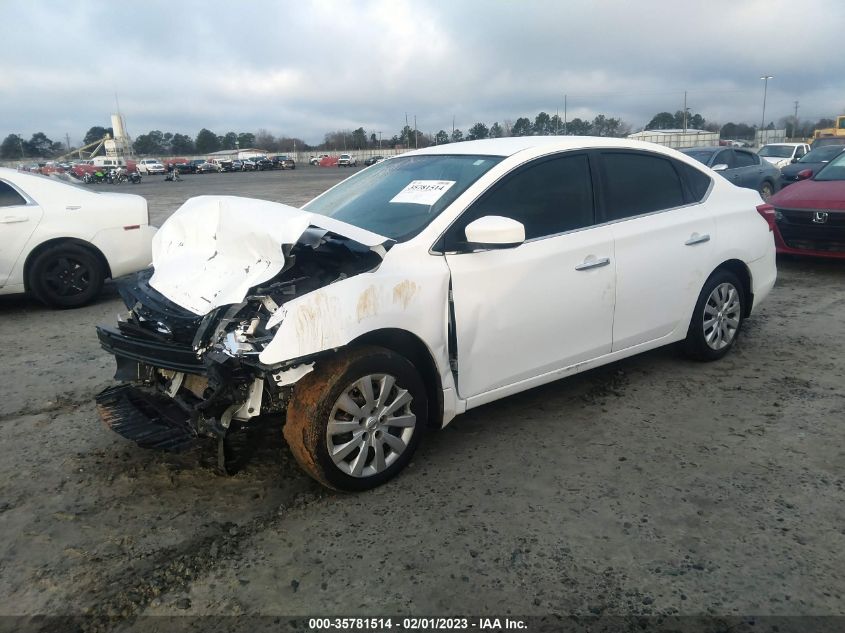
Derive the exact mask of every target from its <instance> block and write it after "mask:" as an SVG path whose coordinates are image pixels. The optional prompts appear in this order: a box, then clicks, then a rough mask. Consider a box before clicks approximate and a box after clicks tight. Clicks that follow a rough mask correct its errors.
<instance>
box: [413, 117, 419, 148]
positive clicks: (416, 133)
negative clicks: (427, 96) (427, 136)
mask: <svg viewBox="0 0 845 633" xmlns="http://www.w3.org/2000/svg"><path fill="white" fill-rule="evenodd" d="M419 146H420V139H419V133H418V132H417V115H416V114H415V115H414V149H419Z"/></svg>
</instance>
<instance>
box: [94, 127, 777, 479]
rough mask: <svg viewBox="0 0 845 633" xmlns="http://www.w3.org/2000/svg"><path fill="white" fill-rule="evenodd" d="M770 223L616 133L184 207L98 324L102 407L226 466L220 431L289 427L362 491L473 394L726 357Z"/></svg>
mask: <svg viewBox="0 0 845 633" xmlns="http://www.w3.org/2000/svg"><path fill="white" fill-rule="evenodd" d="M773 225H774V216H773V214H772V212H771V207H769V206H768V205H762V204H761V200H760V196H759V195H758V194H757V192H755V191H750V190H748V189H740V188H738V187H735V186H734V185H733V184H731V183H730V182H728V181H727V180H725V179H724V178H722V177H721V176H719V175H717V174H715V173H713V172H712V171H710V170H709V169H707V168H706V167H704V166H703V165H701V164H700V163H698V162H697V161H695V160H693V159H692V158H690V157H687V156H685V155H683V154H681V153H679V152H677V151H675V150H672V149H669V148H664V147H660V146H658V145H654V144H651V143H640V142H635V141H628V140H623V139H615V138H590V137H536V136H528V137H514V138H502V139H494V140H482V141H471V142H466V143H451V144H449V145H440V146H436V147H429V148H426V149H421V150H417V151H412V152H408V153H406V154H402V155H401V156H397V157H396V158H391V159H390V160H389V161H386V162H384V163H380V164H377V165H373V166H372V167H370V168H368V169H365V170H362V171H360V172H358V173H356V174H355V175H354V176H352V177H351V178H347V179H346V180H344V181H343V182H341V183H339V184H337V185H335V186H334V187H333V188H331V189H329V190H328V191H327V192H325V193H323V194H322V195H320V196H318V197H317V198H315V199H314V200H312V201H311V202H309V203H308V204H307V205H305V206H304V207H303V208H302V209H296V208H293V207H289V206H285V205H281V204H277V203H273V202H267V201H263V200H251V199H247V198H236V197H226V196H202V197H198V198H192V199H190V200H188V201H187V202H186V203H185V204H184V205H183V206H182V207H181V208H180V209H179V210H178V211H176V212H175V213H174V214H173V215H172V216H171V217H170V218H168V220H167V221H166V222H165V223H164V225H163V226H162V227H161V229H160V231H159V233H158V234H157V235H156V238H155V240H154V244H153V269H152V270H148V271H143V272H141V273H139V274H138V275H137V276H136V278H135V279H134V280H133V281H132V282H131V283H127V284H125V285H124V286H123V287H122V295H123V297H124V301H125V303H126V306H127V309H128V312H127V313H126V314H125V315H123V316H122V317H121V319H120V320H119V321H118V324H117V327H116V328H115V327H111V326H102V327H100V328H98V334H99V338H100V342H101V344H102V346H103V347H104V348H105V349H106V350H107V351H109V352H110V353H112V354H113V355H114V356H115V358H116V360H117V367H118V371H117V374H116V378H117V379H119V380H123V381H127V382H124V384H120V385H117V386H115V387H112V388H109V389H107V390H106V391H104V392H103V393H101V394H100V395H99V396H98V398H97V402H98V405H99V406H98V408H99V411H100V414H101V415H102V417H103V419H104V421H105V422H106V424H107V425H108V426H110V427H111V428H112V429H113V430H114V431H116V432H118V433H120V434H122V435H124V436H125V437H127V438H130V439H133V440H134V441H136V442H138V443H139V444H141V445H142V446H147V447H157V448H161V449H167V450H181V449H183V448H185V447H187V446H189V445H191V443H192V442H194V441H195V440H196V438H197V437H198V436H200V435H208V436H211V437H216V438H217V439H218V441H219V442H220V447H221V450H220V451H219V452H218V456H219V459H221V460H222V461H223V462H225V455H226V450H224V444H223V442H224V440H225V438H226V434H227V433H228V432H230V429H236V428H239V427H243V426H244V425H245V424H248V423H249V421H250V420H252V418H254V417H255V416H258V415H262V414H265V415H276V416H279V417H280V422H281V419H286V422H285V426H284V436H285V438H286V440H287V442H288V444H289V445H290V447H291V450H292V453H293V455H294V456H295V457H296V459H297V461H298V462H299V464H300V465H301V466H302V468H303V469H304V470H305V471H306V472H308V473H309V474H310V475H311V476H312V477H314V478H315V479H317V480H318V481H320V482H322V483H323V484H325V485H327V486H331V487H334V488H339V489H344V490H362V489H366V488H371V487H373V486H376V485H379V484H381V483H384V482H385V481H387V480H388V479H390V478H391V477H392V476H394V475H395V474H396V473H398V472H399V471H400V470H401V469H402V468H403V467H404V466H405V465H406V464H407V463H408V462H409V460H410V459H411V455H412V454H413V452H414V449H415V447H416V446H417V444H418V442H419V440H420V437H421V435H422V434H423V431H424V429H425V428H426V427H434V428H440V427H442V426H444V425H445V424H447V423H448V422H449V421H450V420H452V419H453V418H454V417H455V416H456V415H457V414H460V413H463V412H465V411H467V410H469V409H472V408H475V407H477V406H480V405H482V404H485V403H488V402H492V401H494V400H498V399H500V398H503V397H505V396H508V395H511V394H514V393H517V392H520V391H523V390H526V389H530V388H532V387H536V386H538V385H542V384H544V383H547V382H551V381H553V380H557V379H559V378H563V377H565V376H570V375H572V374H576V373H578V372H581V371H584V370H586V369H589V368H592V367H597V366H599V365H604V364H606V363H610V362H613V361H616V360H619V359H622V358H625V357H628V356H632V355H634V354H637V353H640V352H644V351H646V350H650V349H653V348H656V347H660V346H662V345H667V344H670V343H680V344H681V346H682V348H683V349H684V350H685V351H686V353H687V354H688V355H690V356H692V357H693V358H696V359H700V360H716V359H719V358H721V357H723V356H724V355H725V354H727V353H728V351H730V349H731V348H732V347H733V345H734V343H735V342H736V339H737V335H738V334H739V331H740V328H741V325H742V322H743V319H745V318H746V317H748V316H749V315H750V314H751V313H752V310H753V309H755V308H756V307H757V305H758V304H759V303H760V302H761V301H762V300H763V299H765V298H766V296H767V295H768V294H769V291H770V290H771V288H772V286H773V285H774V282H775V277H776V272H777V271H776V267H775V245H774V239H773V236H772V235H773V234H772V227H773ZM726 371H727V370H726ZM174 399H175V400H176V401H178V403H179V405H178V406H176V405H175V403H174ZM186 407H187V409H186ZM150 411H168V412H171V413H170V414H169V415H168V416H167V419H166V420H164V419H162V418H161V417H156V416H155V415H152V416H151V415H150V414H149V412H150ZM279 426H281V424H279ZM220 456H222V457H220ZM537 459H538V460H542V459H543V455H542V451H539V452H538V454H537ZM221 466H222V467H224V469H225V463H222V464H221Z"/></svg>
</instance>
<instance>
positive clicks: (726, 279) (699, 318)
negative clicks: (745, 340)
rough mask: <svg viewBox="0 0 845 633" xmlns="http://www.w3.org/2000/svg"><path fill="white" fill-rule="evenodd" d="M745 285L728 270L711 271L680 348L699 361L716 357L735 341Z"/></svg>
mask: <svg viewBox="0 0 845 633" xmlns="http://www.w3.org/2000/svg"><path fill="white" fill-rule="evenodd" d="M745 300H746V292H745V287H744V286H743V284H742V282H741V281H740V280H739V278H738V277H737V276H736V275H734V274H733V273H732V272H730V271H728V270H722V269H720V270H717V271H716V272H714V273H713V274H712V275H710V277H709V278H708V279H707V281H706V282H705V284H704V287H703V288H702V289H701V294H700V295H699V296H698V301H696V303H695V309H694V310H693V314H692V319H691V320H690V325H689V330H688V331H687V337H686V339H685V340H684V341H683V342H682V343H681V350H682V351H683V352H684V354H686V355H687V356H688V357H689V358H692V359H694V360H700V361H713V360H718V359H720V358H722V357H723V356H725V355H726V354H727V353H728V352H729V351H730V350H731V348H732V347H733V346H734V344H735V343H736V339H737V337H738V336H739V331H740V329H741V328H742V321H743V317H742V314H743V308H744V302H745Z"/></svg>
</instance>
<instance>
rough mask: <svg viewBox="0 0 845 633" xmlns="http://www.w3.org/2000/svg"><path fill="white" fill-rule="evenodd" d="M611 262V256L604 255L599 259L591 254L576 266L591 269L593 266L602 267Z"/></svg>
mask: <svg viewBox="0 0 845 633" xmlns="http://www.w3.org/2000/svg"><path fill="white" fill-rule="evenodd" d="M609 263H610V257H602V258H601V259H598V258H596V257H593V256H592V255H590V256H589V257H588V258H587V259H585V260H584V261H583V262H582V263H580V264H578V265H577V266H576V267H575V270H590V269H591V268H600V267H601V266H607V265H608V264H609Z"/></svg>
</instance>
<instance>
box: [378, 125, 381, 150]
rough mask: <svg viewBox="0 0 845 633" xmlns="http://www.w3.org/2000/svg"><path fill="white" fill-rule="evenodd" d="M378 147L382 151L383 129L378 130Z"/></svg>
mask: <svg viewBox="0 0 845 633" xmlns="http://www.w3.org/2000/svg"><path fill="white" fill-rule="evenodd" d="M378 148H379V151H381V130H379V131H378Z"/></svg>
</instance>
